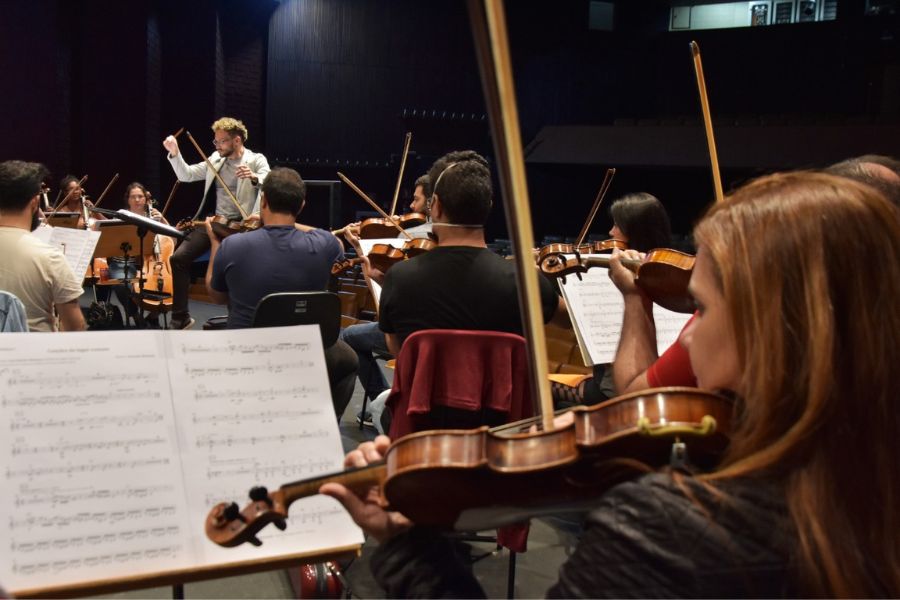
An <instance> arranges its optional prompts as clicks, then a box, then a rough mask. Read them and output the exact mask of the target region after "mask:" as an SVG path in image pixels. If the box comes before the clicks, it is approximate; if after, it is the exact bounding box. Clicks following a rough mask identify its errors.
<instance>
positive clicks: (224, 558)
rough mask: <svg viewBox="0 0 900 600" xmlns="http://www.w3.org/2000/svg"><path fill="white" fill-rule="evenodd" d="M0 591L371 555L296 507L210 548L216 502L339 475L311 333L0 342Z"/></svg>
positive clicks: (352, 533)
mask: <svg viewBox="0 0 900 600" xmlns="http://www.w3.org/2000/svg"><path fill="white" fill-rule="evenodd" d="M0 432H3V436H2V438H0V439H3V440H7V441H6V443H5V444H0V469H2V470H0V473H2V475H3V478H4V479H3V481H4V486H3V489H4V491H5V492H6V493H5V494H4V495H3V498H2V499H0V528H3V527H8V529H7V530H6V533H7V535H6V542H5V543H3V544H0V581H2V582H3V584H4V586H6V588H7V589H9V590H11V591H15V590H16V589H28V588H35V587H45V586H52V585H64V584H70V583H75V582H80V581H90V580H96V579H109V578H115V577H125V576H134V575H140V574H143V573H152V572H160V571H166V570H172V569H182V568H190V567H191V566H194V565H202V564H227V563H229V562H236V561H240V560H244V559H247V558H266V557H271V556H279V555H284V554H287V553H296V552H302V551H305V550H316V549H320V548H328V547H336V546H349V545H353V544H361V543H362V541H363V539H362V534H361V532H360V530H359V529H358V528H356V526H355V525H353V523H352V521H351V520H350V518H349V517H348V516H347V515H346V513H345V512H344V511H343V509H342V508H340V505H339V504H337V503H336V502H335V501H334V500H332V499H330V498H326V497H313V498H311V499H308V500H301V501H298V502H295V503H294V504H293V505H292V506H291V516H290V518H289V521H288V530H287V531H286V532H284V533H281V532H278V531H277V530H276V529H274V528H269V529H271V531H269V530H266V531H264V532H262V534H261V537H262V538H263V539H265V540H266V542H265V544H264V545H263V546H262V547H260V548H256V547H252V546H249V545H248V546H245V547H242V548H232V549H225V548H220V547H218V546H216V545H214V544H213V543H212V542H209V541H208V540H207V539H206V536H205V532H204V523H205V520H206V515H207V513H208V512H209V509H210V508H211V507H212V506H213V505H215V504H216V503H218V502H222V501H232V500H233V501H236V502H238V504H239V505H241V506H243V505H244V504H245V503H246V502H247V500H248V498H247V492H248V491H249V488H250V487H252V486H253V485H256V484H261V485H268V487H269V488H270V489H274V488H277V487H278V486H280V485H281V484H283V483H286V482H289V481H292V480H296V479H302V478H306V477H309V476H312V475H316V474H320V473H324V472H331V471H337V470H340V468H341V465H342V461H343V451H342V449H341V443H340V436H339V433H338V429H337V422H336V420H335V417H334V410H333V408H332V405H331V397H330V393H329V388H328V380H327V376H326V369H325V364H324V355H323V351H322V342H321V336H320V334H319V331H318V327H316V326H299V327H289V328H270V329H266V330H258V329H245V330H233V331H215V332H212V331H203V332H200V331H198V332H192V331H172V332H169V331H165V332H152V331H137V332H128V333H127V335H126V334H124V333H122V332H83V333H67V334H61V335H46V336H44V335H34V334H26V333H22V334H5V335H3V336H0Z"/></svg>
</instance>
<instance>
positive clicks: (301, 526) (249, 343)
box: [167, 325, 363, 564]
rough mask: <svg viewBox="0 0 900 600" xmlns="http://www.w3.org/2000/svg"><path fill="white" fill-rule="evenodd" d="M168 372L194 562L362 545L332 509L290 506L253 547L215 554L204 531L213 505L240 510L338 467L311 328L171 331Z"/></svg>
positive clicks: (317, 342)
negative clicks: (261, 494)
mask: <svg viewBox="0 0 900 600" xmlns="http://www.w3.org/2000/svg"><path fill="white" fill-rule="evenodd" d="M172 333H174V335H170V336H169V337H168V339H167V343H168V344H169V356H170V359H169V360H170V363H169V364H170V373H171V379H172V389H173V396H174V401H175V412H176V419H177V421H178V424H179V435H180V445H181V448H182V453H181V459H182V464H183V465H184V472H185V477H186V480H185V487H186V489H187V496H188V503H189V513H190V520H191V524H192V527H193V528H194V529H195V531H194V532H195V533H196V534H197V537H196V541H197V544H198V550H199V552H198V554H199V559H200V561H201V562H203V563H217V564H219V563H226V562H231V561H240V560H246V559H254V558H262V557H265V556H275V555H281V554H285V553H296V552H303V551H307V550H316V549H319V548H327V547H337V546H349V545H353V544H361V543H362V542H363V537H362V533H361V531H360V530H359V528H357V527H356V525H354V524H353V521H352V520H351V519H350V517H349V516H348V515H347V513H346V512H345V511H344V510H343V508H342V507H341V506H340V504H338V503H337V501H335V500H333V499H331V498H328V497H325V496H313V497H311V498H306V499H303V500H298V501H296V502H294V503H293V504H292V505H291V507H290V516H289V518H288V527H287V530H286V531H283V532H282V531H279V530H278V529H276V528H275V527H274V526H270V527H267V528H265V529H264V530H262V531H261V532H260V535H259V538H260V539H261V540H262V541H263V545H262V546H261V547H254V546H251V545H250V544H245V545H243V546H240V547H236V548H222V547H220V546H217V545H215V544H213V543H212V542H210V541H209V540H208V539H207V538H206V536H205V534H204V530H203V526H204V523H205V520H206V516H207V514H208V513H209V510H210V509H211V508H212V507H213V506H215V505H216V504H217V503H219V502H232V501H234V502H237V503H238V505H239V506H241V507H243V506H244V505H245V504H246V503H247V502H249V497H248V492H249V490H250V488H251V487H253V486H256V485H262V486H266V487H267V488H268V489H269V490H270V491H274V490H276V489H278V488H279V487H280V486H281V485H283V484H285V483H289V482H291V481H296V480H300V479H307V478H310V477H315V476H318V475H322V474H325V473H331V472H336V471H340V470H341V469H342V468H343V450H342V447H341V440H340V432H339V430H338V426H337V421H336V419H335V415H334V408H333V406H332V402H331V393H330V390H329V385H328V377H327V371H326V368H325V356H324V353H323V350H322V337H321V335H320V333H319V328H318V326H315V325H301V326H295V327H270V328H266V329H243V330H224V331H183V332H182V331H179V332H172Z"/></svg>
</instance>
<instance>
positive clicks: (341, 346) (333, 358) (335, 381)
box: [325, 340, 359, 421]
mask: <svg viewBox="0 0 900 600" xmlns="http://www.w3.org/2000/svg"><path fill="white" fill-rule="evenodd" d="M325 367H326V368H327V369H328V383H329V384H330V386H331V402H332V404H334V412H335V414H336V415H337V418H338V421H340V420H341V415H343V414H344V409H345V408H347V404H349V403H350V397H351V396H353V388H354V386H355V385H356V371H357V370H358V369H359V360H358V359H357V357H356V352H354V351H353V349H352V348H351V347H350V346H348V345H347V344H346V343H345V342H343V341H341V340H337V341H336V342H335V343H334V344H332V345H331V347H330V348H326V349H325Z"/></svg>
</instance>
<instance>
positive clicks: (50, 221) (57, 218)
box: [46, 212, 81, 229]
mask: <svg viewBox="0 0 900 600" xmlns="http://www.w3.org/2000/svg"><path fill="white" fill-rule="evenodd" d="M46 217H47V225H50V226H52V227H66V228H68V229H77V228H78V219H80V218H81V213H79V212H57V213H54V214H50V215H46Z"/></svg>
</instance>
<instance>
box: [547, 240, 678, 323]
mask: <svg viewBox="0 0 900 600" xmlns="http://www.w3.org/2000/svg"><path fill="white" fill-rule="evenodd" d="M609 260H610V257H609V256H588V257H580V256H576V257H573V258H566V257H564V256H562V255H560V254H548V256H546V257H545V259H544V260H543V261H542V262H540V267H541V272H543V273H544V274H545V275H549V276H550V277H566V276H567V275H571V274H572V273H575V275H577V276H578V277H581V273H584V272H586V271H587V270H588V269H590V268H591V267H604V268H608V267H609ZM694 260H695V258H694V257H693V256H691V255H690V254H685V253H684V252H679V251H678V250H668V249H656V250H651V251H650V252H648V253H647V256H646V257H645V258H644V260H643V261H640V260H634V259H628V258H623V259H622V265H623V266H624V267H626V268H627V269H629V270H631V271H633V272H634V273H635V274H636V277H635V280H634V281H635V283H636V284H637V285H639V286H640V287H641V289H642V290H644V292H645V293H646V294H647V296H649V297H650V299H651V300H653V302H655V303H656V304H659V305H660V306H662V307H663V308H667V309H669V310H672V311H675V312H680V313H692V312H694V310H695V309H696V307H695V305H694V300H693V299H692V298H691V296H690V294H688V289H687V288H688V283H689V282H690V280H691V273H692V272H693V270H694Z"/></svg>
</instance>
